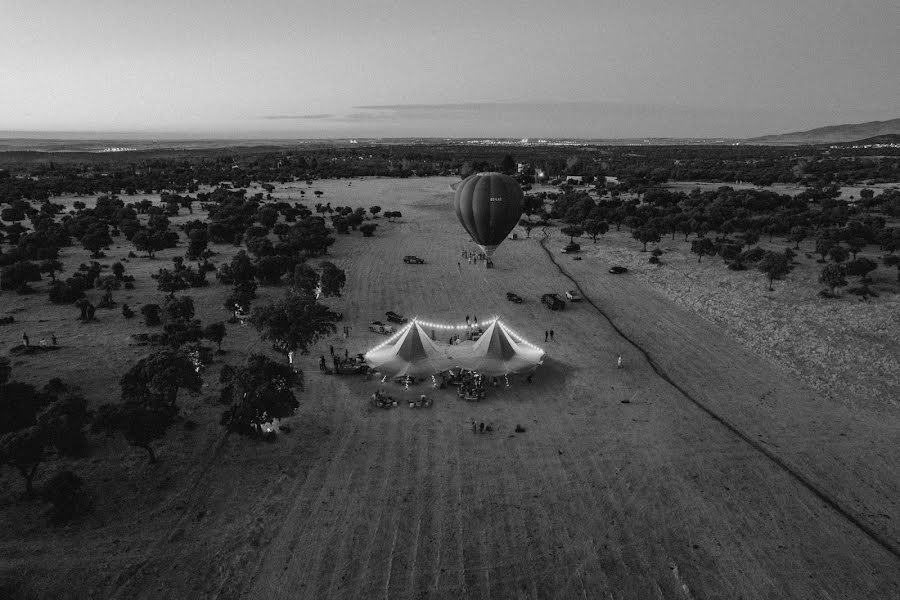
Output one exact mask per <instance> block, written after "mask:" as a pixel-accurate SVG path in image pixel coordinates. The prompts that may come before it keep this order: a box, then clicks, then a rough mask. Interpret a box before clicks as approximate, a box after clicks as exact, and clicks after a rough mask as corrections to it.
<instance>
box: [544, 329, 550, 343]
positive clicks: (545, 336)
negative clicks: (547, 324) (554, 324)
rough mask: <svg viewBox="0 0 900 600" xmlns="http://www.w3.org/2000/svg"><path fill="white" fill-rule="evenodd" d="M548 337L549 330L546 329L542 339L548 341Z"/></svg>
mask: <svg viewBox="0 0 900 600" xmlns="http://www.w3.org/2000/svg"><path fill="white" fill-rule="evenodd" d="M549 339H550V332H549V331H547V330H546V329H545V330H544V341H545V342H546V341H548V340H549Z"/></svg>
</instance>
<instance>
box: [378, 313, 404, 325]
mask: <svg viewBox="0 0 900 600" xmlns="http://www.w3.org/2000/svg"><path fill="white" fill-rule="evenodd" d="M384 316H385V317H387V320H388V321H390V322H391V323H399V324H400V325H402V324H403V323H406V322H407V321H409V319H407V318H406V317H403V316H400V315H398V314H397V313H395V312H394V311H392V310H389V311H387V312H386V313H384Z"/></svg>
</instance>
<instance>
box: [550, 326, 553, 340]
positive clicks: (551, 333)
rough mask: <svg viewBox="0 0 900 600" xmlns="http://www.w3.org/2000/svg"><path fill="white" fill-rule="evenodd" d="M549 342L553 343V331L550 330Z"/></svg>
mask: <svg viewBox="0 0 900 600" xmlns="http://www.w3.org/2000/svg"><path fill="white" fill-rule="evenodd" d="M550 341H551V342H552V341H553V330H552V329H551V330H550Z"/></svg>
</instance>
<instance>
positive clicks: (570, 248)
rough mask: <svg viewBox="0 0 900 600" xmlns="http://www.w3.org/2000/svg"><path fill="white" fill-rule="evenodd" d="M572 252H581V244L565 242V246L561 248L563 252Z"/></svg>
mask: <svg viewBox="0 0 900 600" xmlns="http://www.w3.org/2000/svg"><path fill="white" fill-rule="evenodd" d="M574 252H581V245H579V244H576V243H575V242H572V243H570V244H566V247H565V248H563V249H562V253H563V254H572V253H574Z"/></svg>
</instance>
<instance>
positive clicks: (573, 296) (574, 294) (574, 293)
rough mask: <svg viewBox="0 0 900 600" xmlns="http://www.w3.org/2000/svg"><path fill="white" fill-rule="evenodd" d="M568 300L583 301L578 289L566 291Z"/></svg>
mask: <svg viewBox="0 0 900 600" xmlns="http://www.w3.org/2000/svg"><path fill="white" fill-rule="evenodd" d="M566 300H568V301H569V302H581V300H582V298H581V294H579V293H578V290H569V291H568V292H566Z"/></svg>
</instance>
